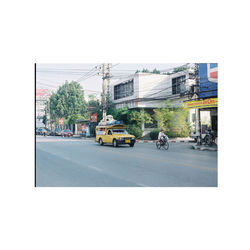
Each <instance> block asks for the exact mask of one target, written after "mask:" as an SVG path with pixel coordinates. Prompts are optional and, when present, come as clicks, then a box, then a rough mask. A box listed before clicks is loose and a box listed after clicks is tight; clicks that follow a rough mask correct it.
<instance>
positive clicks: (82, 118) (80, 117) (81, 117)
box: [67, 114, 85, 124]
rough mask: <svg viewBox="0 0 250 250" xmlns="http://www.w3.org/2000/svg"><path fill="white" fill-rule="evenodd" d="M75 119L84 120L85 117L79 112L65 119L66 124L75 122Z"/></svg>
mask: <svg viewBox="0 0 250 250" xmlns="http://www.w3.org/2000/svg"><path fill="white" fill-rule="evenodd" d="M76 120H85V118H84V117H83V116H82V115H80V114H75V115H71V116H69V117H68V119H67V124H76Z"/></svg>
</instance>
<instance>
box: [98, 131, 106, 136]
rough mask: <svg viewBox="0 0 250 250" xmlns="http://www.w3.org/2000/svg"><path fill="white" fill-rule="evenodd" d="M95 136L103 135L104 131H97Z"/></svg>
mask: <svg viewBox="0 0 250 250" xmlns="http://www.w3.org/2000/svg"><path fill="white" fill-rule="evenodd" d="M97 134H98V135H105V130H98V131H97Z"/></svg>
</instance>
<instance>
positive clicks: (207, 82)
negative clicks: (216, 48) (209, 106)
mask: <svg viewBox="0 0 250 250" xmlns="http://www.w3.org/2000/svg"><path fill="white" fill-rule="evenodd" d="M199 76H200V98H208V97H217V96H218V63H199Z"/></svg>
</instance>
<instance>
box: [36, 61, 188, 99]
mask: <svg viewBox="0 0 250 250" xmlns="http://www.w3.org/2000/svg"><path fill="white" fill-rule="evenodd" d="M183 64H185V63H165V64H163V63H154V64H153V63H137V64H135V63H112V68H111V75H112V76H114V78H112V79H111V82H112V81H118V80H119V77H123V76H126V75H130V74H133V73H135V71H136V70H142V69H143V68H147V69H148V70H150V71H151V70H154V69H155V68H156V69H158V70H166V69H170V68H173V67H178V66H181V65H183ZM96 66H97V69H96V68H95V67H96ZM98 66H101V63H91V64H88V63H84V64H79V63H76V64H66V63H65V64H64V63H60V64H59V63H54V64H51V63H50V64H45V63H42V64H37V65H36V88H42V89H51V90H54V91H56V90H57V89H58V87H59V86H61V85H62V84H64V83H65V81H66V80H67V81H69V82H70V81H73V80H74V81H78V82H79V83H80V84H81V86H82V87H83V89H84V94H85V98H86V99H87V97H88V95H90V94H95V95H97V96H99V95H100V93H101V91H102V76H101V71H100V70H98ZM98 72H100V73H99V75H98ZM92 75H93V76H92Z"/></svg>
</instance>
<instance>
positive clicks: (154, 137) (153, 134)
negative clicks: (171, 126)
mask: <svg viewBox="0 0 250 250" xmlns="http://www.w3.org/2000/svg"><path fill="white" fill-rule="evenodd" d="M159 132H160V129H154V130H152V131H151V132H150V133H149V136H150V138H151V140H157V139H158V135H159Z"/></svg>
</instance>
